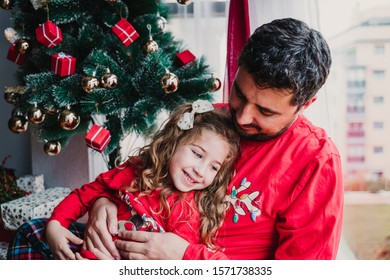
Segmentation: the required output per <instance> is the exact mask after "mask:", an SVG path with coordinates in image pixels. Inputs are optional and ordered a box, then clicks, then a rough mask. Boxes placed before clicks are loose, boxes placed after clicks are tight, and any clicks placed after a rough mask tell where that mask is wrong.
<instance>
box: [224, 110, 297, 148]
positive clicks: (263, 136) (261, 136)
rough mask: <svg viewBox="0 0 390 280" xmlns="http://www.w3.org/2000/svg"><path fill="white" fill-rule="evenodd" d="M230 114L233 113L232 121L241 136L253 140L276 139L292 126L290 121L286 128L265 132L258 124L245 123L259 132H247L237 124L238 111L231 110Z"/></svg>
mask: <svg viewBox="0 0 390 280" xmlns="http://www.w3.org/2000/svg"><path fill="white" fill-rule="evenodd" d="M230 114H231V117H232V121H233V123H234V127H235V129H236V131H237V132H238V134H239V135H240V136H241V138H243V139H247V140H252V141H259V142H263V141H268V140H271V139H275V138H277V137H279V136H280V135H282V134H283V133H284V132H285V131H286V130H287V129H288V128H289V127H290V126H291V123H290V124H288V125H287V126H285V127H284V128H282V129H281V130H279V131H278V132H277V133H275V134H265V133H262V132H261V127H258V126H257V125H254V124H248V125H245V127H248V128H254V129H256V130H257V131H258V132H257V133H247V132H246V131H245V130H243V129H242V128H241V127H240V126H239V125H238V124H237V121H236V112H235V111H234V110H231V111H230Z"/></svg>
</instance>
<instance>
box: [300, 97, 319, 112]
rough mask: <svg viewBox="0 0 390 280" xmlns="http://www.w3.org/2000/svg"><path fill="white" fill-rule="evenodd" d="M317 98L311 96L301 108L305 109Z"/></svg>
mask: <svg viewBox="0 0 390 280" xmlns="http://www.w3.org/2000/svg"><path fill="white" fill-rule="evenodd" d="M316 100H317V96H314V97H312V98H311V99H310V100H309V101H307V102H306V103H305V104H304V105H303V106H302V109H304V110H306V109H307V108H308V107H309V106H310V105H311V104H313V103H314V101H316Z"/></svg>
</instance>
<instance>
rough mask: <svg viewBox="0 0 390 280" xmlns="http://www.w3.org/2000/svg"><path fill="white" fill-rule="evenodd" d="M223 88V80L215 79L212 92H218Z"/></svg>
mask: <svg viewBox="0 0 390 280" xmlns="http://www.w3.org/2000/svg"><path fill="white" fill-rule="evenodd" d="M221 87H222V82H221V80H220V79H218V78H215V79H214V82H213V87H212V90H214V91H217V90H219V89H220V88H221Z"/></svg>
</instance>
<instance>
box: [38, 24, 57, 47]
mask: <svg viewBox="0 0 390 280" xmlns="http://www.w3.org/2000/svg"><path fill="white" fill-rule="evenodd" d="M35 36H36V37H37V41H38V42H40V43H41V44H43V45H45V46H46V47H49V48H54V47H56V46H58V45H59V44H60V43H61V42H62V32H61V29H60V28H59V27H58V26H57V25H55V24H54V23H53V22H51V21H50V20H48V21H46V22H45V23H44V24H42V25H40V26H38V27H37V28H36V29H35Z"/></svg>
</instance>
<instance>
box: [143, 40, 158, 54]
mask: <svg viewBox="0 0 390 280" xmlns="http://www.w3.org/2000/svg"><path fill="white" fill-rule="evenodd" d="M157 51H158V44H157V43H156V41H154V40H153V38H152V37H149V40H148V41H147V42H146V44H145V45H144V52H145V53H154V52H157Z"/></svg>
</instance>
